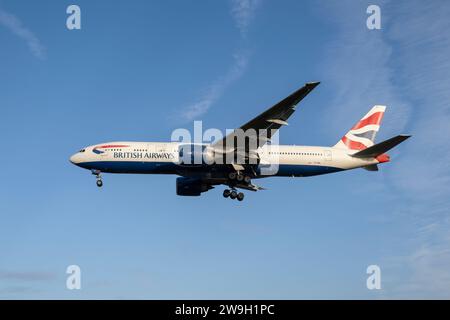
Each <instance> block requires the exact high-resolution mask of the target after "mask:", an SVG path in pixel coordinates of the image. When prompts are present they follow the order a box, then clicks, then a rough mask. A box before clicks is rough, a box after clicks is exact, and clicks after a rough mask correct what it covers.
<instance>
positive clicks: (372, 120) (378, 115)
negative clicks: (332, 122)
mask: <svg viewBox="0 0 450 320" xmlns="http://www.w3.org/2000/svg"><path fill="white" fill-rule="evenodd" d="M383 114H384V112H375V113H374V114H372V115H371V116H370V117H368V118H366V119H363V120H361V121H360V122H358V123H357V124H355V126H354V127H353V128H351V129H350V130H356V129H359V128H362V127H365V126H367V125H369V124H375V125H380V123H381V119H383Z"/></svg>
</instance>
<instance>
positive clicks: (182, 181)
mask: <svg viewBox="0 0 450 320" xmlns="http://www.w3.org/2000/svg"><path fill="white" fill-rule="evenodd" d="M209 189H212V186H211V185H209V184H206V183H204V182H202V181H201V180H200V179H197V178H186V177H180V178H177V195H179V196H199V195H200V194H201V193H202V192H206V191H208V190H209Z"/></svg>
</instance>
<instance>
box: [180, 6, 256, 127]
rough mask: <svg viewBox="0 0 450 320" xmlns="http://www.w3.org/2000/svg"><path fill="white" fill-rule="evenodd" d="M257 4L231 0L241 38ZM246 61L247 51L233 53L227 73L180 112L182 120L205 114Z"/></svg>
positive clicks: (247, 59)
mask: <svg viewBox="0 0 450 320" xmlns="http://www.w3.org/2000/svg"><path fill="white" fill-rule="evenodd" d="M259 3H260V0H231V15H232V16H233V18H234V20H235V22H236V26H237V28H238V29H239V31H240V33H241V36H242V37H243V38H246V35H247V31H248V27H249V25H250V22H251V20H252V19H253V17H254V14H255V10H256V8H257V7H258V5H259ZM248 61H249V53H248V52H247V51H244V50H239V51H238V52H237V53H235V54H234V55H233V65H232V66H231V68H230V69H229V70H228V71H227V73H226V74H225V75H224V76H222V77H220V78H219V79H217V80H215V81H214V82H213V83H212V84H211V85H210V86H208V87H207V88H206V89H205V92H204V94H203V95H202V97H201V98H200V99H198V100H197V101H196V102H195V103H193V104H191V105H189V106H187V107H186V108H185V109H184V111H182V112H181V116H182V118H183V120H185V121H191V120H194V119H196V118H197V117H200V116H201V115H203V114H204V113H205V112H207V111H208V110H209V108H211V106H212V105H213V104H214V103H215V102H216V101H217V100H218V99H219V98H220V97H221V96H222V95H223V93H224V91H225V90H226V88H227V87H228V86H229V85H230V84H231V83H233V82H234V81H236V80H238V79H239V78H240V77H241V76H242V74H243V73H244V72H245V69H246V68H247V65H248Z"/></svg>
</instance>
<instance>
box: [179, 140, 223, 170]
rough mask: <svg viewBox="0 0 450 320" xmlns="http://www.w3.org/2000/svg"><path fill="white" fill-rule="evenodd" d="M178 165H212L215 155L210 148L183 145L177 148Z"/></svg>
mask: <svg viewBox="0 0 450 320" xmlns="http://www.w3.org/2000/svg"><path fill="white" fill-rule="evenodd" d="M178 157H179V164H180V165H185V166H203V165H210V164H214V160H215V159H214V157H215V153H214V150H213V149H212V148H210V147H209V146H205V145H200V144H185V145H181V146H180V147H179V148H178Z"/></svg>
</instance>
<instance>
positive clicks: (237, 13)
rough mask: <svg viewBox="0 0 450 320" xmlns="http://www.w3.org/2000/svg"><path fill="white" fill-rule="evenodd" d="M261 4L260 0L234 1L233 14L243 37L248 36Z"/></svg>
mask: <svg viewBox="0 0 450 320" xmlns="http://www.w3.org/2000/svg"><path fill="white" fill-rule="evenodd" d="M260 2H261V1H260V0H232V7H231V14H232V16H233V18H234V20H235V21H236V26H237V27H238V28H239V31H240V32H241V35H242V36H243V37H245V36H246V35H247V32H248V27H249V25H250V23H251V21H252V19H253V17H254V15H255V11H256V9H257V7H258V6H259V4H260Z"/></svg>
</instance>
